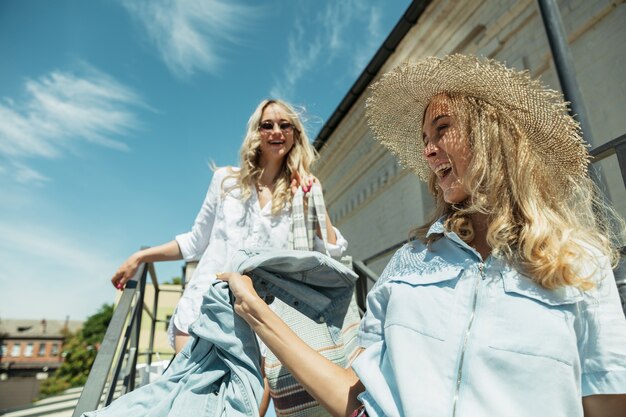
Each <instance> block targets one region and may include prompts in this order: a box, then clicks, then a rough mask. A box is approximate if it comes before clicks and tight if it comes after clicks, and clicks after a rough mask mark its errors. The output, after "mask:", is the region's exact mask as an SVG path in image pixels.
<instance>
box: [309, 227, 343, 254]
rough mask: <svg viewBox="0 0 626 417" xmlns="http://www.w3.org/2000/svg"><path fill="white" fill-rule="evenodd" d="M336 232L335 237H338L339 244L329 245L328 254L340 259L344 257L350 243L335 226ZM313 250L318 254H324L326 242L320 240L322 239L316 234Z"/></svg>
mask: <svg viewBox="0 0 626 417" xmlns="http://www.w3.org/2000/svg"><path fill="white" fill-rule="evenodd" d="M333 229H334V230H335V235H336V236H337V242H335V243H334V244H332V243H328V253H329V254H330V256H331V257H333V258H339V257H341V256H343V254H344V253H345V252H346V250H347V249H348V241H347V240H346V238H344V237H343V235H342V234H341V232H340V231H339V229H337V228H336V227H334V226H333ZM313 250H315V251H317V252H322V253H325V252H324V241H323V240H322V239H320V237H319V236H318V235H317V234H315V238H314V239H313Z"/></svg>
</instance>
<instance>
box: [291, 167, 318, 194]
mask: <svg viewBox="0 0 626 417" xmlns="http://www.w3.org/2000/svg"><path fill="white" fill-rule="evenodd" d="M313 184H317V185H319V186H320V188H321V187H322V185H321V184H320V181H319V180H318V179H317V178H316V177H315V176H314V175H310V174H309V175H306V176H305V177H304V178H302V177H301V176H300V174H298V173H297V172H294V173H293V175H292V177H291V193H292V194H293V195H295V194H296V191H298V188H300V187H302V191H304V197H307V195H308V194H309V192H310V191H311V188H313Z"/></svg>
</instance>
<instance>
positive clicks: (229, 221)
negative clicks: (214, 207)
mask: <svg viewBox="0 0 626 417" xmlns="http://www.w3.org/2000/svg"><path fill="white" fill-rule="evenodd" d="M235 193H236V194H235ZM238 194H239V193H238V192H237V191H231V192H229V193H227V194H226V195H225V196H224V199H223V200H222V203H221V204H222V207H221V210H220V211H219V214H218V216H219V218H220V220H221V222H220V223H221V224H222V225H223V226H224V227H223V230H224V233H225V234H227V235H228V237H230V238H232V237H239V235H240V234H242V233H244V232H246V230H244V229H245V226H246V224H247V216H249V214H250V213H248V210H249V207H248V206H249V205H248V204H245V203H244V202H242V201H241V200H240V198H238V197H239V196H238Z"/></svg>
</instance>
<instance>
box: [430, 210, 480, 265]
mask: <svg viewBox="0 0 626 417" xmlns="http://www.w3.org/2000/svg"><path fill="white" fill-rule="evenodd" d="M446 218H447V217H446V216H441V217H440V218H438V219H437V220H436V221H435V222H434V223H433V224H431V225H430V228H428V232H427V233H426V237H429V236H430V235H432V234H440V235H444V236H445V237H446V238H448V239H450V240H451V241H453V242H454V243H456V244H457V245H459V246H461V247H462V248H463V249H466V250H469V251H471V252H472V253H473V254H474V255H476V256H477V257H478V259H482V258H481V256H480V254H479V253H478V252H477V251H476V249H474V248H472V247H471V246H470V245H468V244H467V243H465V242H464V241H463V239H461V238H460V237H459V235H457V234H456V233H454V232H450V231H448V230H446V228H445V227H444V222H445V221H446Z"/></svg>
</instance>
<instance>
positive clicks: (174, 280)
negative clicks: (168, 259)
mask: <svg viewBox="0 0 626 417" xmlns="http://www.w3.org/2000/svg"><path fill="white" fill-rule="evenodd" d="M182 283H183V280H182V278H181V277H172V279H170V280H169V281H165V282H164V283H163V285H170V284H171V285H181V284H182Z"/></svg>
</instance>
